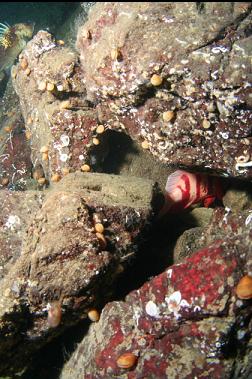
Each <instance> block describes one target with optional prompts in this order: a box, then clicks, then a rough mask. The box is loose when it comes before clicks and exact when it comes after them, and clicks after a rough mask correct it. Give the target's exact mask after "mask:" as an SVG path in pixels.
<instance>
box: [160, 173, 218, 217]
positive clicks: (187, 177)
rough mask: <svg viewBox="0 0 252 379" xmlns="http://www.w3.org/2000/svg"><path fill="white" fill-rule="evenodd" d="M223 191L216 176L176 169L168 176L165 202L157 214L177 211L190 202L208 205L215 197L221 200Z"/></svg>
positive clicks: (186, 206)
mask: <svg viewBox="0 0 252 379" xmlns="http://www.w3.org/2000/svg"><path fill="white" fill-rule="evenodd" d="M222 197H223V191H222V187H221V184H220V180H219V178H217V177H213V176H208V175H204V174H193V173H191V172H186V171H183V170H177V171H175V172H174V173H172V174H171V175H169V176H168V179H167V182H166V186H165V204H164V206H163V208H162V209H161V211H160V214H159V216H163V215H164V214H165V213H167V212H168V213H177V212H181V211H183V210H184V209H186V208H188V207H190V205H192V204H196V203H200V202H203V205H204V207H209V205H211V204H212V203H213V202H214V200H215V199H218V200H221V199H222Z"/></svg>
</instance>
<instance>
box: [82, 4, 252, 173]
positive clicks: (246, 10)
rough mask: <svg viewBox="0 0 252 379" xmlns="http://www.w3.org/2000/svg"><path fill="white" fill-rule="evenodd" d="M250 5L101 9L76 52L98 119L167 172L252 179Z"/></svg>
mask: <svg viewBox="0 0 252 379" xmlns="http://www.w3.org/2000/svg"><path fill="white" fill-rule="evenodd" d="M251 9H252V8H251V3H238V2H235V3H220V2H217V3H200V4H199V3H184V2H182V3H179V2H174V3H171V2H163V3H160V2H155V3H151V2H143V3H139V2H136V3H127V2H126V3H116V2H106V3H97V4H96V5H95V6H93V7H92V8H91V10H90V14H89V19H88V21H87V22H86V23H85V24H84V25H83V26H82V27H81V28H80V29H79V32H78V36H77V43H76V46H77V49H78V50H79V52H80V59H81V64H82V69H83V78H84V82H85V85H86V88H87V93H88V98H89V99H91V100H94V99H95V100H96V99H100V104H99V106H98V107H97V109H98V110H99V119H100V121H101V122H102V123H104V124H105V126H106V127H109V128H113V129H120V130H126V132H127V133H129V135H130V136H131V137H132V138H133V139H136V140H137V141H138V142H139V143H140V144H143V147H144V148H146V149H148V150H149V151H150V153H151V154H152V155H153V156H154V157H156V158H157V159H159V160H160V161H162V162H164V163H166V164H167V165H179V166H182V167H187V168H190V169H195V170H201V171H208V172H210V173H214V174H217V175H224V176H229V177H241V178H248V177H251V174H252V163H251V153H252V150H251V118H252V115H251V46H252V44H251V36H250V25H251Z"/></svg>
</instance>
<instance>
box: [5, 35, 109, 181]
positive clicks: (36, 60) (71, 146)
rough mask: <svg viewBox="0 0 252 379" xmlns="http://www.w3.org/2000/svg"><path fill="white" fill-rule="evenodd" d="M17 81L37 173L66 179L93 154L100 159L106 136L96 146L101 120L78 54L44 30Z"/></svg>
mask: <svg viewBox="0 0 252 379" xmlns="http://www.w3.org/2000/svg"><path fill="white" fill-rule="evenodd" d="M24 62H25V63H24ZM24 67H26V68H25V69H24ZM27 70H28V71H27ZM12 77H13V83H14V88H15V90H16V92H17V94H18V96H19V98H20V105H21V110H22V114H23V117H24V120H25V127H26V134H27V135H28V136H29V139H30V146H31V160H32V162H33V165H34V167H35V169H36V168H38V167H41V168H43V175H44V177H45V178H46V180H47V181H48V182H50V180H51V177H52V176H53V175H55V174H58V175H59V176H60V177H61V176H63V175H64V170H67V171H69V170H70V171H71V170H72V171H75V170H80V169H81V166H82V165H84V164H87V163H90V162H89V154H91V153H92V154H93V156H94V158H93V159H94V160H95V159H96V160H97V156H99V155H102V151H103V150H104V147H103V146H102V145H103V144H102V140H103V136H99V140H98V143H93V137H94V138H95V137H97V134H96V128H97V126H98V124H97V122H98V120H97V116H96V111H95V109H93V108H92V107H91V106H90V103H89V102H88V101H87V100H86V98H85V93H86V91H85V87H84V85H83V81H82V76H81V70H80V67H79V63H78V56H77V54H76V53H74V52H73V51H72V50H70V49H69V48H67V47H64V46H62V45H60V44H57V42H56V40H55V39H54V38H53V37H52V35H51V34H49V33H47V32H45V31H40V32H38V33H37V34H36V35H35V36H34V38H33V39H32V40H31V41H30V42H29V43H28V44H27V46H26V48H25V49H24V50H23V52H22V55H21V56H20V58H19V63H18V64H17V65H16V66H14V67H13V69H12ZM96 139H98V138H96ZM98 144H99V146H98ZM93 150H95V152H93ZM104 154H105V153H104ZM96 160H95V162H96Z"/></svg>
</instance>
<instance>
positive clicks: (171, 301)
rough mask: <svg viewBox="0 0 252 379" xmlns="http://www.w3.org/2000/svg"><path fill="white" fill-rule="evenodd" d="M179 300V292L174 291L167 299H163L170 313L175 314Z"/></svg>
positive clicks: (178, 306)
mask: <svg viewBox="0 0 252 379" xmlns="http://www.w3.org/2000/svg"><path fill="white" fill-rule="evenodd" d="M181 298H182V296H181V292H180V291H175V292H173V293H172V294H171V295H170V296H169V297H166V298H165V301H166V303H167V304H168V309H169V311H170V312H174V313H177V312H178V311H179V309H180V302H181Z"/></svg>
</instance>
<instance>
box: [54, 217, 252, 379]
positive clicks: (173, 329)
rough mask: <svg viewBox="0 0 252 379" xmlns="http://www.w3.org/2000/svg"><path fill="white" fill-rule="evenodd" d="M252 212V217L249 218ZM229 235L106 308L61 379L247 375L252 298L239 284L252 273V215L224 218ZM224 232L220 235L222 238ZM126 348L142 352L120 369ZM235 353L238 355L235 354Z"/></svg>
mask: <svg viewBox="0 0 252 379" xmlns="http://www.w3.org/2000/svg"><path fill="white" fill-rule="evenodd" d="M249 217H250V218H249ZM219 222H222V226H223V225H226V230H225V231H226V236H225V237H224V238H222V239H216V240H215V241H214V242H212V243H211V244H210V245H208V246H207V247H205V248H202V249H200V250H199V251H197V252H195V253H194V254H193V255H192V256H191V257H190V258H188V259H186V260H185V261H184V262H182V263H180V264H178V265H173V266H170V267H168V268H167V269H166V270H165V271H164V272H162V273H161V274H160V275H158V276H156V277H154V278H152V279H150V280H149V281H148V282H146V283H145V284H144V285H143V286H142V287H141V288H140V289H138V290H135V291H132V292H131V293H130V294H129V295H128V296H127V297H126V299H125V301H124V302H122V301H121V302H112V303H109V304H107V305H106V306H105V308H104V309H103V312H102V315H101V319H100V321H99V322H98V323H95V324H93V325H91V327H90V329H89V332H88V334H87V336H86V337H84V339H83V341H82V342H81V343H80V344H79V346H78V348H77V349H76V351H75V353H74V354H73V356H72V357H71V358H70V360H69V362H68V363H67V364H66V365H65V367H64V369H63V373H62V376H61V378H62V379H66V378H69V377H71V378H74V379H77V378H78V379H79V378H82V379H99V378H103V379H109V378H122V379H123V378H130V379H140V378H148V379H165V378H181V379H189V378H190V379H191V378H193V377H206V378H208V377H211V378H214V379H219V378H231V377H233V376H232V375H233V374H234V372H236V376H234V377H237V378H238V377H239V378H243V379H245V378H247V377H248V375H249V373H250V372H251V371H250V370H251V364H250V363H249V360H248V357H249V355H250V354H251V351H250V343H249V339H250V334H251V314H252V313H251V311H252V308H251V300H241V299H239V298H238V297H237V294H236V285H237V283H238V281H239V280H240V278H241V277H243V276H244V275H246V274H250V275H251V274H252V250H251V215H250V213H249V212H247V213H246V212H245V213H244V214H242V215H240V217H238V218H233V219H231V218H230V219H227V218H226V215H222V218H220V219H219ZM216 238H217V236H216ZM125 352H131V353H133V354H134V355H136V356H137V363H136V364H135V365H134V366H133V367H131V368H129V369H123V368H120V367H118V365H117V363H116V362H117V359H118V357H119V356H121V355H122V354H123V353H125ZM234 352H235V354H234Z"/></svg>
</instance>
